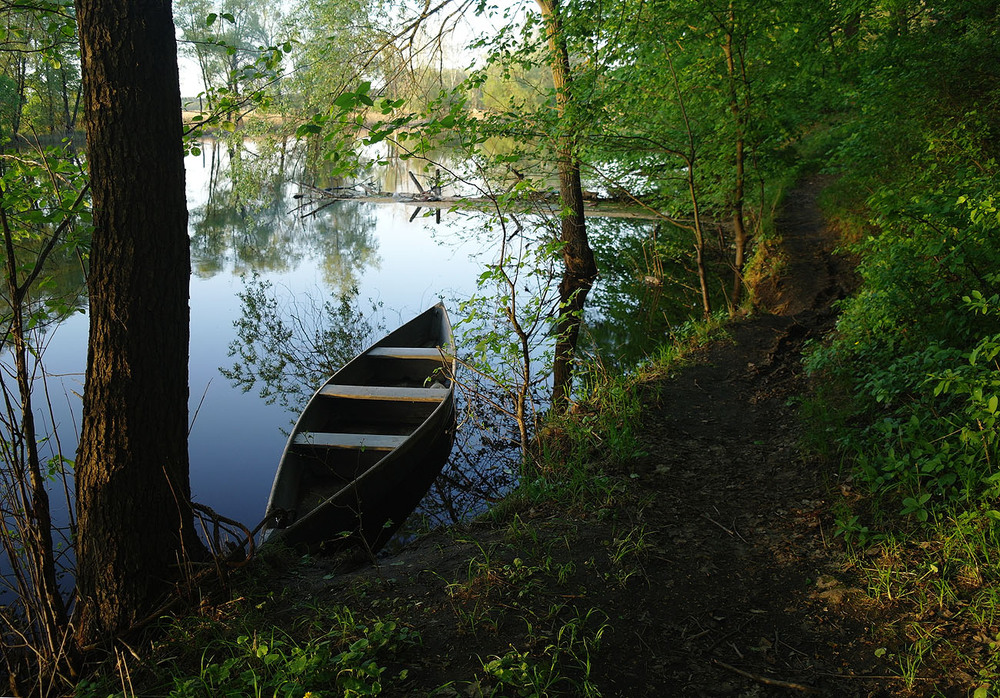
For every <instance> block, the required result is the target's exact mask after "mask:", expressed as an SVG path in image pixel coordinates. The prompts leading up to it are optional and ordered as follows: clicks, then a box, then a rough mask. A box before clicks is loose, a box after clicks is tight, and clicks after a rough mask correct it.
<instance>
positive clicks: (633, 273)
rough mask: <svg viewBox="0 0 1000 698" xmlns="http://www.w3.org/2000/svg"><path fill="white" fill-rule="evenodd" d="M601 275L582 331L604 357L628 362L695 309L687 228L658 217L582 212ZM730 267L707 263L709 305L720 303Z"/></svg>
mask: <svg viewBox="0 0 1000 698" xmlns="http://www.w3.org/2000/svg"><path fill="white" fill-rule="evenodd" d="M587 225H588V235H589V236H590V238H591V241H592V244H593V246H594V251H595V255H596V256H597V262H598V267H599V268H600V270H601V275H600V278H599V279H598V282H597V284H596V285H595V286H594V289H593V290H592V291H591V296H590V298H589V299H588V302H587V304H588V307H587V310H586V316H585V319H586V322H585V326H586V333H587V334H588V335H589V339H590V342H591V349H592V350H593V351H596V352H597V353H599V355H600V356H601V358H602V360H603V362H604V363H605V365H609V366H613V367H615V368H616V369H617V370H628V369H630V368H631V367H634V366H636V365H638V364H639V363H641V362H642V361H643V360H644V359H646V357H647V356H648V355H649V353H650V352H651V351H652V350H654V349H655V348H656V347H657V346H658V345H659V344H662V343H663V342H664V341H665V340H666V339H668V338H669V337H670V336H671V334H672V332H673V331H675V330H676V328H677V327H679V326H681V325H684V324H685V323H687V322H689V321H692V320H697V319H699V318H700V317H701V300H700V298H701V296H700V293H701V292H700V290H699V289H698V288H697V286H696V284H697V278H698V277H697V273H696V271H695V269H694V266H693V247H692V239H691V238H692V236H691V233H690V232H689V231H686V230H683V229H680V228H677V227H675V226H671V225H669V224H668V223H664V222H660V221H642V220H639V221H637V220H628V219H621V218H592V219H588V221H587ZM727 274H728V267H727V266H726V265H725V263H724V262H723V261H722V260H721V256H720V257H718V258H717V259H716V262H715V264H714V265H712V267H711V269H710V289H711V290H712V291H714V293H715V295H714V296H713V298H712V302H713V304H714V306H715V307H725V301H726V298H725V294H724V288H723V284H722V279H723V278H728V277H727V276H726V275H727Z"/></svg>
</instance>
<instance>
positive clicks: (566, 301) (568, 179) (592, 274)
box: [537, 0, 597, 409]
mask: <svg viewBox="0 0 1000 698" xmlns="http://www.w3.org/2000/svg"><path fill="white" fill-rule="evenodd" d="M537 2H538V6H539V7H540V8H541V11H542V17H543V18H544V19H545V30H546V36H547V38H548V42H549V58H550V63H551V69H552V83H553V85H554V87H555V90H556V109H557V111H558V114H559V121H560V126H559V127H560V132H559V135H558V136H557V143H556V167H557V169H558V172H559V197H560V200H561V203H562V221H561V233H560V239H561V240H562V242H563V243H564V245H563V250H562V257H563V277H562V280H561V282H560V283H559V303H560V308H561V313H560V318H559V322H558V323H557V325H556V346H555V361H554V364H553V367H552V382H553V387H552V404H553V407H555V408H556V409H560V408H562V407H564V406H565V405H566V402H567V401H568V399H569V393H570V389H571V388H572V381H573V357H574V356H575V354H576V346H577V342H578V341H579V338H580V325H581V324H582V322H583V307H584V304H585V303H586V301H587V294H588V293H590V289H591V287H592V286H593V285H594V280H595V279H596V278H597V263H596V262H595V261H594V252H593V250H591V248H590V242H589V241H588V240H587V225H586V222H585V218H584V214H583V187H582V185H581V183H580V160H579V158H578V157H577V155H576V133H575V129H574V128H573V125H572V123H571V119H570V117H569V110H570V106H571V104H572V100H573V90H572V80H571V75H570V63H569V49H568V48H567V46H566V37H565V35H564V34H563V28H562V17H561V15H560V7H559V3H558V0H537Z"/></svg>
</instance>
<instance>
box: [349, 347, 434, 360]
mask: <svg viewBox="0 0 1000 698" xmlns="http://www.w3.org/2000/svg"><path fill="white" fill-rule="evenodd" d="M441 352H442V350H441V349H440V348H439V347H375V348H374V349H369V350H368V356H374V357H376V358H380V359H440V358H441V357H442V353H441ZM447 355H448V353H447V352H445V353H444V356H445V357H447Z"/></svg>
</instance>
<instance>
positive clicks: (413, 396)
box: [319, 385, 451, 402]
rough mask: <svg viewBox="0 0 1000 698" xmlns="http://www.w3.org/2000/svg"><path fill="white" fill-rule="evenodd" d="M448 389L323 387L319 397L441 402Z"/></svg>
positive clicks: (358, 386)
mask: <svg viewBox="0 0 1000 698" xmlns="http://www.w3.org/2000/svg"><path fill="white" fill-rule="evenodd" d="M449 392H451V391H450V390H449V389H448V388H400V387H396V386H382V385H324V386H323V387H322V388H321V389H320V391H319V394H320V395H325V396H326V397H347V398H355V399H358V400H399V401H400V402H441V401H442V400H444V399H445V398H447V397H448V393H449Z"/></svg>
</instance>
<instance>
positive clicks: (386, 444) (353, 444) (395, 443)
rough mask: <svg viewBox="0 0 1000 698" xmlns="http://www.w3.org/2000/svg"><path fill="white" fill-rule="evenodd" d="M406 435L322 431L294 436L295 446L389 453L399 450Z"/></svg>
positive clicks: (306, 432) (304, 432)
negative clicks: (395, 449)
mask: <svg viewBox="0 0 1000 698" xmlns="http://www.w3.org/2000/svg"><path fill="white" fill-rule="evenodd" d="M407 438H408V437H407V436H406V435H402V436H397V435H394V434H338V433H331V432H323V431H303V432H300V433H298V434H296V435H295V439H294V441H293V443H294V444H295V445H296V446H316V447H320V448H349V449H355V450H369V451H391V450H393V449H394V448H399V447H400V446H401V445H402V444H403V443H404V442H405V441H406V439H407Z"/></svg>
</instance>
